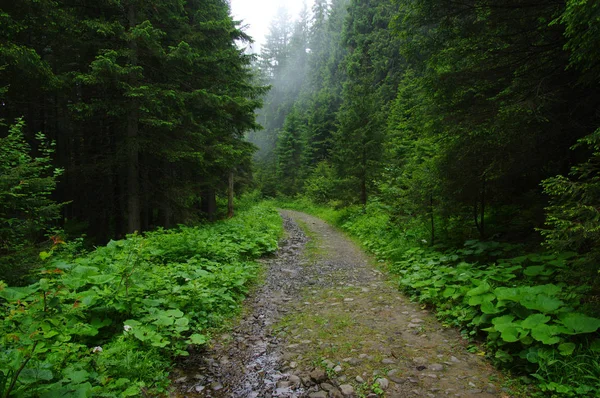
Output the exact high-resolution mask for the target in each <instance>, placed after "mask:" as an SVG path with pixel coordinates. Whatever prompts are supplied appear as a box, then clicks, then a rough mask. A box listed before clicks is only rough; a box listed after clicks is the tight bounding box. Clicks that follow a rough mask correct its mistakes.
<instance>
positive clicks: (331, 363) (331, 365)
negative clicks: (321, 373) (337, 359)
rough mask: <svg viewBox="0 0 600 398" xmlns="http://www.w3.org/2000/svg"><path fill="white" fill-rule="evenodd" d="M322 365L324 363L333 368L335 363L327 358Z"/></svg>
mask: <svg viewBox="0 0 600 398" xmlns="http://www.w3.org/2000/svg"><path fill="white" fill-rule="evenodd" d="M323 365H325V366H326V367H327V368H328V369H333V368H334V367H335V363H333V362H331V361H330V360H329V359H326V360H324V361H323Z"/></svg>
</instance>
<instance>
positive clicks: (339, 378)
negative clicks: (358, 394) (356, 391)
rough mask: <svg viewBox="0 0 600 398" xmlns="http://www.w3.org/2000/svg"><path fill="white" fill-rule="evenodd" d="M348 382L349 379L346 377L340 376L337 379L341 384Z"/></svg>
mask: <svg viewBox="0 0 600 398" xmlns="http://www.w3.org/2000/svg"><path fill="white" fill-rule="evenodd" d="M347 380H348V378H347V377H346V376H340V377H338V378H337V381H338V382H339V383H345V382H346V381H347Z"/></svg>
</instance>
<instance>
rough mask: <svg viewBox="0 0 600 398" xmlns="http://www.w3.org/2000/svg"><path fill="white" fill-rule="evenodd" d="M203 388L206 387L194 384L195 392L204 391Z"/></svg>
mask: <svg viewBox="0 0 600 398" xmlns="http://www.w3.org/2000/svg"><path fill="white" fill-rule="evenodd" d="M205 388H206V387H204V386H196V387H195V388H194V389H195V390H196V392H202V391H204V389H205Z"/></svg>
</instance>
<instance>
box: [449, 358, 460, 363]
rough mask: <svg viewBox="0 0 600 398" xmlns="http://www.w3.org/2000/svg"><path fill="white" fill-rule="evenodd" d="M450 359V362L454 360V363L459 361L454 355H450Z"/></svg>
mask: <svg viewBox="0 0 600 398" xmlns="http://www.w3.org/2000/svg"><path fill="white" fill-rule="evenodd" d="M450 361H452V362H454V363H459V362H460V359H458V358H456V357H454V356H452V357H450Z"/></svg>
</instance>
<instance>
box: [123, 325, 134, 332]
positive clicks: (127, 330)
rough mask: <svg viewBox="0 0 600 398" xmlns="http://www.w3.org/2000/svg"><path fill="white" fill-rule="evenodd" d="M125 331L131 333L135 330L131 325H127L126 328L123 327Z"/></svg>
mask: <svg viewBox="0 0 600 398" xmlns="http://www.w3.org/2000/svg"><path fill="white" fill-rule="evenodd" d="M123 329H124V330H125V332H131V329H133V328H132V327H131V326H129V325H125V326H123Z"/></svg>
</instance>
